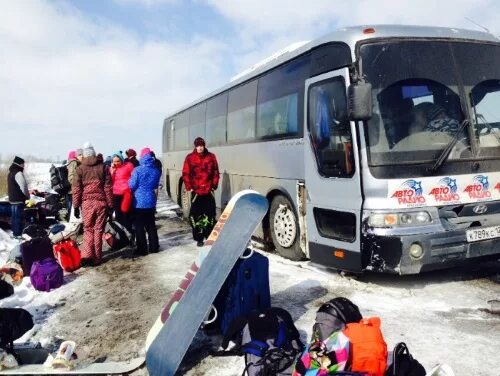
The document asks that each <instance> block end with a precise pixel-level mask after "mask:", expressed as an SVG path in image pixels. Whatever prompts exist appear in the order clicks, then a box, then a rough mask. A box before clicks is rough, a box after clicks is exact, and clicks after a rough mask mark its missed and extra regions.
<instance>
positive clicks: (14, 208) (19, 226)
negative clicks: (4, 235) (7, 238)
mask: <svg viewBox="0 0 500 376" xmlns="http://www.w3.org/2000/svg"><path fill="white" fill-rule="evenodd" d="M10 210H11V217H10V218H11V227H12V233H13V235H14V236H21V234H22V233H23V227H24V204H11V205H10Z"/></svg>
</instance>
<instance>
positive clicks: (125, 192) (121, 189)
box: [109, 151, 134, 233]
mask: <svg viewBox="0 0 500 376" xmlns="http://www.w3.org/2000/svg"><path fill="white" fill-rule="evenodd" d="M133 170H134V165H133V164H132V163H130V162H128V161H126V160H125V161H124V159H123V155H122V152H121V151H117V152H116V153H114V154H113V155H112V164H111V167H110V169H109V172H110V173H111V179H112V182H113V209H114V212H115V221H116V222H118V223H120V224H121V225H122V226H123V227H125V228H126V229H127V230H128V231H129V232H130V233H132V217H131V215H132V211H131V208H130V204H129V203H130V201H129V200H128V198H129V197H130V189H129V187H128V181H129V179H130V176H131V175H132V171H133ZM124 201H125V202H124Z"/></svg>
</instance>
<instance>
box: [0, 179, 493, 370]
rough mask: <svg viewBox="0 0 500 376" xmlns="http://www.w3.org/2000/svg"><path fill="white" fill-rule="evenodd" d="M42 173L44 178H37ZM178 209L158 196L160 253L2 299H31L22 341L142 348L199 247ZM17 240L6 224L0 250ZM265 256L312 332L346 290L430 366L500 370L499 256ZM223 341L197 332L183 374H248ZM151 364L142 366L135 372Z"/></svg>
mask: <svg viewBox="0 0 500 376" xmlns="http://www.w3.org/2000/svg"><path fill="white" fill-rule="evenodd" d="M37 180H40V181H41V180H43V179H42V178H38V179H37V178H33V180H32V181H37ZM174 209H175V205H173V204H172V203H171V202H170V201H168V200H167V199H166V198H163V199H162V201H161V202H160V206H159V213H158V221H157V224H158V227H159V234H160V239H161V241H160V243H161V252H159V253H157V254H151V255H148V256H144V257H139V258H134V257H132V256H131V254H130V250H129V249H124V250H122V251H118V252H109V251H107V252H106V253H105V258H106V260H107V261H106V262H105V263H103V264H102V265H101V266H99V267H95V268H82V269H80V270H78V271H76V272H75V273H73V274H67V275H66V276H65V284H64V285H63V286H62V287H61V288H59V289H57V290H54V291H52V292H49V293H43V292H37V291H35V290H34V289H33V288H32V287H31V285H30V283H29V278H25V279H24V281H23V284H22V285H21V286H19V287H16V290H15V295H14V296H12V297H10V298H7V299H4V300H2V301H0V307H24V308H26V309H27V310H28V311H30V312H31V313H32V314H33V315H34V317H35V321H36V326H35V328H33V330H31V331H30V332H29V333H27V334H26V335H25V336H24V337H23V338H21V341H40V342H41V343H42V344H43V345H44V346H47V347H48V348H49V349H52V350H53V349H55V348H56V347H57V346H58V345H59V343H60V342H62V341H63V340H66V339H72V340H75V341H76V342H77V344H78V346H79V348H80V359H81V360H82V361H83V362H89V361H93V360H95V359H97V358H104V357H106V358H107V359H108V360H125V359H130V358H134V357H137V356H138V355H141V354H143V352H144V340H145V338H146V335H147V333H148V331H149V328H150V327H151V326H152V324H153V322H154V321H155V319H156V317H157V316H158V314H159V312H160V310H161V308H162V306H163V305H164V304H165V303H166V301H167V300H168V298H169V295H170V294H171V293H172V292H173V291H174V290H175V289H176V287H177V285H178V283H179V281H180V280H181V278H182V277H183V276H184V274H185V272H186V270H187V268H188V267H189V265H190V264H191V262H192V261H193V259H194V258H195V257H196V255H197V251H198V248H197V247H196V246H195V243H194V242H193V241H192V240H191V234H190V230H189V227H188V225H187V223H185V222H183V221H181V220H180V219H178V218H177V216H176V214H175V210H174ZM10 244H11V242H10V241H9V240H8V239H7V240H5V235H4V234H2V233H0V249H1V247H2V245H3V246H4V248H7V247H9V246H10ZM266 255H267V256H268V257H269V259H270V281H271V294H272V304H273V305H274V306H279V307H283V308H285V309H287V310H288V311H290V313H291V314H292V317H293V318H294V319H295V322H296V325H297V327H298V329H299V331H300V333H301V336H302V339H303V340H304V341H307V339H308V338H309V336H310V334H311V329H312V325H313V323H314V317H315V312H316V310H317V309H318V307H319V306H320V305H321V303H323V302H325V301H327V300H329V299H331V298H333V297H336V296H345V297H348V298H349V299H351V300H353V301H354V302H355V303H356V304H357V305H358V306H359V307H360V310H361V312H362V313H363V315H364V316H379V317H381V320H382V331H383V333H384V336H385V339H386V342H387V344H388V346H389V348H392V347H393V346H394V345H395V344H396V343H397V342H400V341H404V342H406V343H407V345H408V346H409V349H410V351H411V352H412V354H413V355H414V356H415V357H416V358H417V359H418V360H419V361H420V362H421V363H422V364H423V365H424V366H425V367H426V368H427V369H430V368H431V367H432V366H433V365H434V364H436V363H438V362H446V363H448V364H450V365H451V366H452V368H453V369H454V371H455V373H456V375H457V376H460V375H479V376H491V375H499V374H500V372H499V371H498V350H499V349H500V316H499V315H500V308H499V304H500V284H499V282H500V262H490V263H486V264H482V265H478V266H477V267H475V268H459V269H452V270H444V271H437V272H431V273H424V274H421V275H417V276H406V277H399V276H390V275H378V274H365V275H362V276H358V277H345V276H342V275H340V274H338V273H335V272H332V271H328V270H324V269H321V268H317V267H315V266H314V265H311V264H310V263H308V262H291V261H287V260H284V259H283V258H281V257H279V256H277V255H274V254H268V253H266ZM219 341H220V338H218V337H207V336H206V335H205V334H204V333H202V332H199V333H198V334H197V336H196V337H195V340H194V341H193V344H192V346H191V348H190V350H189V351H188V353H187V355H186V357H185V359H184V362H183V364H182V366H181V370H180V373H181V374H186V375H191V376H194V375H196V376H198V375H214V374H216V375H221V376H229V375H231V376H232V375H238V374H241V372H242V370H243V368H244V365H243V360H242V359H240V358H237V357H229V358H217V357H213V356H211V355H210V354H209V352H210V350H211V349H213V348H215V347H217V346H218V344H219ZM167 346H175V344H167ZM146 373H147V371H146V370H145V369H141V370H139V371H137V372H136V373H135V374H137V375H139V374H146Z"/></svg>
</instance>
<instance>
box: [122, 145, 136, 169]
mask: <svg viewBox="0 0 500 376" xmlns="http://www.w3.org/2000/svg"><path fill="white" fill-rule="evenodd" d="M125 155H126V156H127V158H125V160H126V161H127V162H130V163H132V165H133V166H134V167H137V166H139V161H138V160H137V153H136V151H135V150H134V149H127V150H125Z"/></svg>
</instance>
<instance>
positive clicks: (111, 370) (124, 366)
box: [0, 358, 144, 375]
mask: <svg viewBox="0 0 500 376" xmlns="http://www.w3.org/2000/svg"><path fill="white" fill-rule="evenodd" d="M143 364H144V358H135V359H132V360H129V361H126V362H104V363H92V364H89V365H87V366H84V367H76V368H74V369H72V370H66V369H61V368H58V369H53V368H50V367H45V366H44V365H43V364H29V365H25V366H20V367H17V368H11V369H3V370H1V371H0V375H54V374H57V375H112V374H123V373H130V372H132V371H134V370H136V369H137V368H139V367H140V366H142V365H143Z"/></svg>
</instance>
